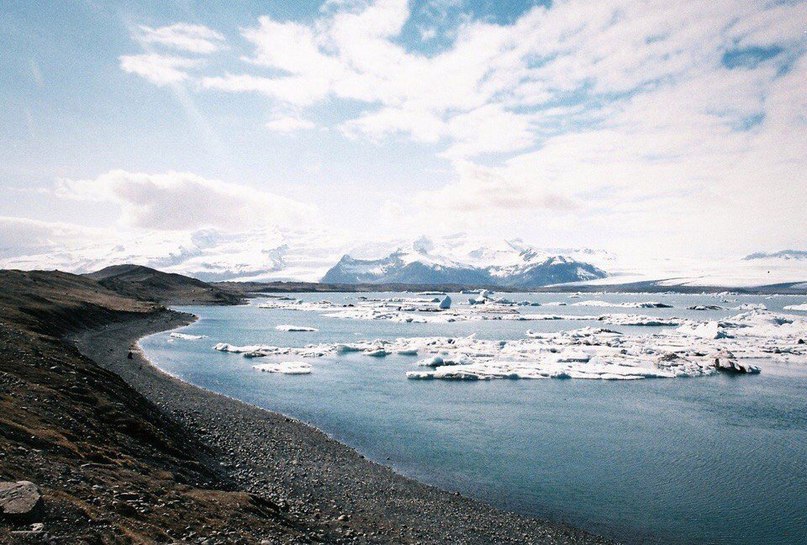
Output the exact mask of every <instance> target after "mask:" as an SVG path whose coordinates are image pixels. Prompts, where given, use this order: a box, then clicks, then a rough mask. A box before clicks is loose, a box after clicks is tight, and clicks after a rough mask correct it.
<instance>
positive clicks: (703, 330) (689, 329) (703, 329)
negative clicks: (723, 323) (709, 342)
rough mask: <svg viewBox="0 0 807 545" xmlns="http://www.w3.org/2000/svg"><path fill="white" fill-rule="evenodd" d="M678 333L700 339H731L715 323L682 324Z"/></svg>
mask: <svg viewBox="0 0 807 545" xmlns="http://www.w3.org/2000/svg"><path fill="white" fill-rule="evenodd" d="M678 332H679V333H682V334H684V335H689V336H692V337H700V338H702V339H725V338H727V337H731V335H729V334H728V333H727V332H726V330H725V329H724V328H722V327H720V324H719V323H718V322H715V321H711V322H703V323H697V324H684V325H682V326H681V327H679V328H678Z"/></svg>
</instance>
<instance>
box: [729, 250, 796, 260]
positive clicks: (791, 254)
mask: <svg viewBox="0 0 807 545" xmlns="http://www.w3.org/2000/svg"><path fill="white" fill-rule="evenodd" d="M743 259H745V260H746V261H750V260H754V259H787V260H790V259H798V260H803V261H807V250H780V251H778V252H754V253H753V254H748V255H747V256H745V257H744V258H743Z"/></svg>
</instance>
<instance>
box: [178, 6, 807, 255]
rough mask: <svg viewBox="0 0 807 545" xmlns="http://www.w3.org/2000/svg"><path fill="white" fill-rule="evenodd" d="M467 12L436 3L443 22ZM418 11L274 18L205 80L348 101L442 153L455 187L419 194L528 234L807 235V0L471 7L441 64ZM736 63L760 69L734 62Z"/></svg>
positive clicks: (356, 126)
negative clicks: (236, 63) (411, 35)
mask: <svg viewBox="0 0 807 545" xmlns="http://www.w3.org/2000/svg"><path fill="white" fill-rule="evenodd" d="M441 6H442V7H441ZM449 8H450V9H454V8H455V5H454V2H453V1H451V2H437V3H435V4H434V5H433V6H432V7H431V8H429V9H431V10H432V11H433V12H434V14H435V15H434V17H435V24H436V25H438V26H439V24H443V21H437V20H436V19H437V18H438V16H437V15H436V14H437V13H438V12H439V13H441V14H442V15H441V16H440V17H442V18H443V19H445V13H446V10H447V9H449ZM409 10H410V4H409V3H408V2H406V1H405V0H383V1H379V2H364V1H347V0H332V1H330V2H328V3H327V5H324V6H323V8H322V9H321V10H320V15H319V16H318V18H317V19H316V20H315V21H313V22H311V23H308V24H306V23H300V22H293V21H285V22H283V21H277V20H274V19H272V18H270V17H261V18H260V19H259V20H258V22H257V25H256V26H253V27H250V28H247V29H244V30H243V31H242V35H243V37H244V38H245V39H246V40H247V42H248V43H249V44H250V46H251V48H252V52H251V54H250V55H249V56H248V57H243V58H242V59H241V60H244V61H247V62H246V68H245V69H244V70H243V72H242V73H235V71H234V70H233V69H232V68H230V70H231V72H230V73H224V74H223V75H222V74H218V75H215V74H207V75H205V76H204V77H201V78H200V79H199V81H200V82H201V86H200V89H216V90H220V91H225V92H233V93H241V92H254V93H260V94H263V95H265V96H267V97H269V98H270V100H271V101H272V106H273V107H276V108H280V109H281V111H282V110H283V109H286V108H291V109H292V110H293V111H295V112H298V111H299V112H302V113H305V110H304V108H306V107H308V106H312V105H319V104H322V103H324V102H326V101H333V106H334V108H336V109H337V110H338V109H339V106H340V105H341V104H342V103H344V104H348V105H349V106H350V107H349V108H345V109H344V110H343V111H344V112H347V114H348V118H347V119H345V120H344V121H343V122H341V123H340V125H339V129H340V130H341V132H342V133H343V134H344V135H346V136H348V137H350V138H353V139H358V138H369V139H372V140H381V139H384V138H387V137H389V136H397V137H401V136H404V137H406V138H411V139H412V140H414V141H417V142H420V143H424V144H430V145H432V146H433V147H434V150H435V152H436V153H437V154H439V155H440V156H441V157H443V158H445V159H447V160H449V161H450V162H451V164H452V165H453V166H454V167H455V176H454V180H453V181H452V182H451V183H449V184H448V185H445V186H444V187H435V188H433V189H431V190H429V191H425V192H421V193H420V194H419V195H417V196H416V197H415V198H414V199H412V200H410V204H414V205H416V206H421V207H424V208H425V209H434V207H435V206H436V207H437V208H438V209H439V210H440V211H441V213H442V216H441V217H440V219H439V221H441V222H443V223H445V224H448V223H449V222H454V223H460V224H474V223H476V224H479V225H483V224H484V225H488V224H489V223H490V217H491V214H497V221H501V222H504V223H506V224H508V225H510V226H511V228H515V229H525V228H524V227H523V226H524V225H525V222H524V220H525V219H527V220H528V221H531V222H530V225H531V226H532V227H531V228H532V229H534V230H536V231H537V230H542V231H543V232H547V233H550V232H551V233H554V235H556V236H558V235H559V236H568V235H567V233H568V231H569V229H570V225H571V223H572V222H574V225H575V226H576V227H577V228H579V230H580V232H581V233H588V234H589V235H590V236H599V237H601V238H602V239H603V240H606V241H607V240H616V239H617V238H619V237H622V239H623V240H625V241H629V240H631V238H632V237H633V238H635V237H636V236H637V233H641V236H642V237H644V238H645V239H647V240H650V241H651V242H650V243H649V244H648V246H650V245H656V246H660V244H659V243H658V242H657V240H662V239H663V240H666V241H667V243H666V244H667V246H668V247H669V246H675V245H678V246H686V243H685V242H683V241H686V240H688V239H689V238H693V237H695V238H697V237H698V236H699V234H701V233H703V232H705V231H710V232H712V233H713V236H714V237H715V240H714V243H713V244H711V246H712V247H716V246H719V245H720V244H723V245H727V244H736V245H739V244H741V243H740V242H738V240H739V239H740V238H742V239H743V241H744V242H742V243H743V244H746V245H755V244H762V243H764V242H765V241H766V240H770V239H771V238H777V239H778V240H782V241H792V240H793V235H792V232H793V230H794V226H797V228H796V230H798V229H801V230H803V228H804V216H803V211H802V210H801V209H800V207H799V204H798V203H801V202H804V200H805V199H807V195H806V194H805V191H807V189H805V186H804V183H803V180H802V177H801V176H802V175H801V174H800V172H803V171H804V170H805V169H806V168H807V164H805V159H804V157H805V156H807V143H806V142H805V140H804V138H803V134H804V132H805V128H806V127H805V124H807V99H805V93H804V91H803V87H804V81H805V80H807V69H806V68H805V60H804V53H805V38H804V24H803V22H804V20H806V19H807V3H804V2H795V3H794V2H779V3H760V2H756V1H753V0H715V1H713V2H709V3H706V4H703V5H699V6H697V7H695V6H691V5H684V6H682V5H678V4H671V3H669V2H668V1H664V0H650V1H648V2H638V3H637V2H631V1H629V0H615V1H613V2H600V3H590V2H583V1H579V0H559V1H557V2H553V3H552V6H551V7H549V8H546V7H543V6H536V7H534V8H532V9H529V10H527V11H526V12H525V13H523V14H522V15H521V16H520V17H518V18H517V19H515V20H514V22H513V23H512V24H495V23H491V22H486V21H478V20H472V19H470V18H460V19H459V23H458V24H456V25H455V28H453V29H451V32H449V33H446V32H445V29H443V28H442V27H440V32H441V36H444V35H445V36H452V37H453V43H451V44H450V46H449V47H448V48H447V49H445V50H441V51H440V52H439V53H437V54H433V55H425V54H422V53H418V52H416V51H413V50H411V49H407V47H406V43H405V40H404V39H403V38H402V37H401V36H400V33H401V30H402V29H403V28H404V25H405V24H406V23H407V22H408V21H409V20H410V15H411V14H410V11H409ZM427 11H428V10H427ZM424 28H427V27H424ZM749 48H752V49H749ZM753 48H757V50H754V49H753ZM733 54H741V55H747V56H750V58H751V59H752V62H745V63H741V64H740V65H739V66H736V67H732V66H730V65H728V63H724V60H725V59H726V58H728V57H730V56H731V55H733ZM188 69H189V68H188V67H184V68H183V67H175V68H174V70H176V71H183V74H184V73H185V72H186V71H187V70H188ZM340 101H343V102H340ZM356 104H359V105H360V108H358V110H360V113H358V114H356V113H355V112H356V111H357V109H356V107H355V105H356ZM329 107H330V105H329ZM301 119H302V120H305V118H303V117H294V118H292V119H283V118H278V119H276V120H272V121H270V122H269V124H270V128H272V127H271V124H272V123H275V122H276V123H277V127H276V128H283V127H288V128H289V130H290V129H291V128H295V129H296V128H304V127H305V126H308V125H307V122H306V121H302V125H303V126H300V120H301ZM312 123H313V121H312ZM491 154H494V155H491ZM705 202H709V203H711V205H710V206H709V207H706V206H704V203H705ZM435 203H437V205H435ZM794 203H795V204H794ZM401 206H403V205H401ZM404 208H406V207H405V206H404ZM492 211H496V212H492ZM508 211H515V212H514V213H512V214H509V215H508ZM529 211H538V212H540V215H541V217H540V221H534V220H532V219H531V218H529ZM397 215H398V216H401V214H397ZM485 215H487V216H485ZM426 216H427V217H428V214H426ZM483 216H484V221H482V219H481V218H483ZM449 218H450V219H449ZM744 219H747V220H748V221H744ZM715 224H720V225H722V226H724V227H723V228H721V229H713V228H712V226H713V225H715ZM564 230H565V231H566V233H564ZM522 232H523V231H522ZM609 237H610V238H609ZM701 238H703V237H701ZM626 244H627V242H626ZM703 245H704V246H706V245H707V242H704V243H703Z"/></svg>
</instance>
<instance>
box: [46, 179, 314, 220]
mask: <svg viewBox="0 0 807 545" xmlns="http://www.w3.org/2000/svg"><path fill="white" fill-rule="evenodd" d="M55 193H56V195H58V196H60V197H63V198H71V199H77V200H85V201H96V202H100V203H104V202H111V203H115V204H117V205H119V206H120V208H121V221H122V223H123V224H124V225H128V226H131V227H135V228H142V229H156V230H189V229H200V228H203V227H218V228H221V229H224V230H239V229H246V228H252V227H255V226H265V225H278V224H306V223H309V224H310V223H312V222H313V221H314V220H313V219H312V218H313V216H314V214H313V208H312V207H311V206H308V205H305V204H302V203H300V202H298V201H295V200H292V199H289V198H286V197H281V196H279V195H274V194H271V193H267V192H265V191H261V190H257V189H253V188H250V187H247V186H243V185H238V184H232V183H227V182H222V181H219V180H209V179H206V178H203V177H201V176H198V175H196V174H191V173H188V172H166V173H164V174H145V173H136V172H127V171H124V170H112V171H109V172H107V173H105V174H102V175H101V176H99V177H97V178H95V179H91V180H70V179H62V180H59V181H58V182H57V186H56V189H55Z"/></svg>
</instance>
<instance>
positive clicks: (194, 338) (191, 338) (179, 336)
mask: <svg viewBox="0 0 807 545" xmlns="http://www.w3.org/2000/svg"><path fill="white" fill-rule="evenodd" d="M168 336H169V337H170V338H172V339H180V340H183V341H198V340H199V339H205V338H207V335H190V334H188V333H179V332H178V331H174V332H172V333H171V334H170V335H168Z"/></svg>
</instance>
